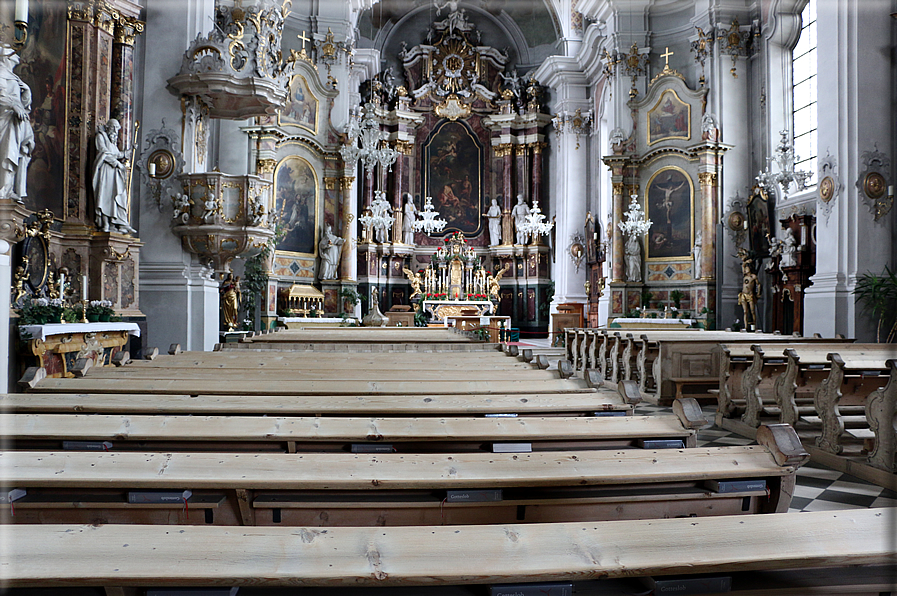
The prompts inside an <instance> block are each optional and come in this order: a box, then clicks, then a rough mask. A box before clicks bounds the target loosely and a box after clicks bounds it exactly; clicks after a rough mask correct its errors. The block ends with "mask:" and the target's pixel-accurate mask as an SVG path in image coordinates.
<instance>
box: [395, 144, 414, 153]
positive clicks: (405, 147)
mask: <svg viewBox="0 0 897 596" xmlns="http://www.w3.org/2000/svg"><path fill="white" fill-rule="evenodd" d="M396 151H398V152H399V153H401V154H402V155H411V153H412V151H414V143H412V142H411V141H396Z"/></svg>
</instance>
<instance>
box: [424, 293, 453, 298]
mask: <svg viewBox="0 0 897 596" xmlns="http://www.w3.org/2000/svg"><path fill="white" fill-rule="evenodd" d="M424 299H425V300H448V294H446V293H445V292H443V293H441V294H434V293H432V292H431V293H427V294H425V295H424Z"/></svg>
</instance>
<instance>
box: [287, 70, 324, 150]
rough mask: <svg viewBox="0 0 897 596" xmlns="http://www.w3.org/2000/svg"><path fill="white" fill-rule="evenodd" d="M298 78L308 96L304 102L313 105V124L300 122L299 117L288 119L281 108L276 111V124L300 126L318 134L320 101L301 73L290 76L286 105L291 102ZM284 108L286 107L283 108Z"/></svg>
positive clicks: (289, 104)
mask: <svg viewBox="0 0 897 596" xmlns="http://www.w3.org/2000/svg"><path fill="white" fill-rule="evenodd" d="M297 79H298V80H300V81H301V82H302V84H303V85H304V86H305V92H306V93H307V94H308V96H309V97H310V99H309V100H305V102H304V103H308V104H311V105H313V106H314V109H313V118H312V121H313V124H312V126H309V125H308V124H305V123H303V122H302V120H301V117H300V118H299V119H289V118H285V117H284V115H283V111H284V110H283V109H281V110H278V111H277V124H278V126H294V127H296V128H302V129H305V130H307V131H309V132H310V133H311V134H313V135H316V134H318V117H319V114H320V111H321V110H320V107H321V101H320V100H319V99H318V98H317V96H316V95H315V94H314V93H313V92H312V90H311V86H310V85H309V84H308V79H306V78H305V77H304V76H303V75H301V74H299V73H297V74H294V75H293V76H292V77H290V84H289V85H288V87H287V88H288V90H289V97H288V98H287V107H289V106H291V105H292V104H293V103H294V102H293V92H294V85H295V82H296V81H297ZM284 109H286V107H285V108H284Z"/></svg>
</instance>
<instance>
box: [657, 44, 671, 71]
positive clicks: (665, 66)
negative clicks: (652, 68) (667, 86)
mask: <svg viewBox="0 0 897 596" xmlns="http://www.w3.org/2000/svg"><path fill="white" fill-rule="evenodd" d="M666 50H667V52H666V54H661V55H660V57H661V58H663V59H664V60H666V64H664V68H669V66H670V56H672V55H673V52H671V51H670V48H667V49H666Z"/></svg>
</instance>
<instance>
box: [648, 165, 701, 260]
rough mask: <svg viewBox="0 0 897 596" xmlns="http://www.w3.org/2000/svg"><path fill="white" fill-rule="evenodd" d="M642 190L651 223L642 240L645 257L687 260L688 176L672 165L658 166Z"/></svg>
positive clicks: (691, 192) (690, 239) (690, 229)
mask: <svg viewBox="0 0 897 596" xmlns="http://www.w3.org/2000/svg"><path fill="white" fill-rule="evenodd" d="M646 189H647V191H646V196H647V201H646V202H645V203H646V206H645V211H646V216H647V217H648V219H650V220H651V221H652V222H653V223H652V225H651V229H650V230H649V231H648V238H647V239H646V243H645V244H646V258H648V259H664V260H676V259H683V260H685V259H691V258H692V249H693V247H694V198H695V187H694V183H693V182H692V180H691V176H689V175H688V173H687V172H686V171H685V170H683V169H682V168H677V167H675V166H668V167H665V168H661V169H659V170H657V171H656V172H654V175H653V176H651V178H650V180H648V185H647V187H646Z"/></svg>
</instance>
